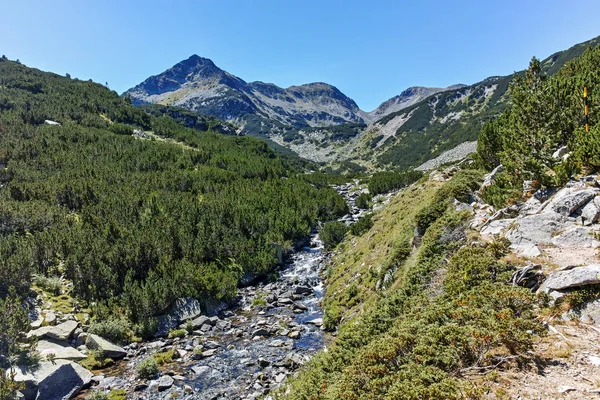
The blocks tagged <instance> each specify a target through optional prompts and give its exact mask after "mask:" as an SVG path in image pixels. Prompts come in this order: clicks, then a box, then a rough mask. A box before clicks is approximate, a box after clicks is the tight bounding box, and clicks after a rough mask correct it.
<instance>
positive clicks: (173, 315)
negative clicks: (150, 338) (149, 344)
mask: <svg viewBox="0 0 600 400" xmlns="http://www.w3.org/2000/svg"><path fill="white" fill-rule="evenodd" d="M201 313H202V310H201V307H200V302H199V301H198V300H196V299H193V298H191V297H186V298H180V299H177V300H175V302H174V303H173V304H172V305H171V307H169V310H168V311H167V312H166V313H165V314H163V315H161V316H159V317H158V330H157V332H156V334H155V336H157V337H160V336H167V335H168V334H169V331H170V330H171V329H175V328H177V327H178V326H179V324H180V323H181V322H183V321H187V320H193V319H194V318H196V317H198V316H199V315H200V314H201Z"/></svg>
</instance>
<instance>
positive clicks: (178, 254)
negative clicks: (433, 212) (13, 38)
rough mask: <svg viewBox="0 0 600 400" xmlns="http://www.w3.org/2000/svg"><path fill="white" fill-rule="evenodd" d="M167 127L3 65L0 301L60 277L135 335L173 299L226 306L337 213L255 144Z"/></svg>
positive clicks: (341, 205)
mask: <svg viewBox="0 0 600 400" xmlns="http://www.w3.org/2000/svg"><path fill="white" fill-rule="evenodd" d="M150 111H151V110H150ZM167 114H169V113H162V112H153V113H152V114H149V113H146V112H145V111H144V110H142V109H139V108H135V107H133V106H132V105H131V104H129V103H128V102H127V101H126V100H124V99H121V98H120V97H119V96H118V95H117V94H116V93H115V92H111V91H110V90H108V89H107V88H105V87H103V86H101V85H98V84H95V83H92V82H84V81H79V80H73V79H70V78H69V77H61V76H58V75H55V74H51V73H45V72H41V71H39V70H36V69H32V68H28V67H26V66H24V65H20V64H19V63H17V62H12V61H9V60H6V59H2V60H0V297H1V298H4V297H5V296H6V295H7V293H8V291H9V288H10V287H14V288H16V291H17V293H18V294H20V295H26V294H27V293H28V289H29V287H30V284H31V280H32V276H33V274H40V275H43V276H47V277H58V276H62V277H64V278H66V279H68V280H70V281H72V282H73V294H74V295H75V296H77V297H78V298H79V299H81V300H84V301H85V300H87V301H88V302H91V301H95V302H96V303H98V304H105V305H109V306H110V307H109V308H110V309H113V310H115V311H116V310H120V312H122V311H124V312H125V314H126V315H127V316H128V318H130V319H131V320H132V321H133V322H140V321H142V320H144V319H145V318H147V317H150V316H152V315H155V314H156V313H158V312H161V311H163V310H164V309H165V308H166V307H167V306H168V305H169V304H170V303H171V302H172V301H173V300H174V299H175V298H178V297H181V296H194V297H196V298H199V299H201V300H214V299H217V300H227V299H229V298H231V297H232V296H233V295H234V294H235V293H236V287H237V285H238V283H239V282H240V281H241V280H242V279H244V280H249V279H252V278H254V277H258V276H265V275H269V274H271V273H272V272H273V270H274V267H275V266H276V264H277V262H278V260H277V248H278V247H279V246H281V247H283V248H284V249H286V248H290V247H291V246H292V244H293V243H294V242H295V241H297V240H299V239H302V238H304V237H305V236H306V235H307V234H308V233H309V232H310V230H311V229H312V227H313V226H314V225H315V223H316V222H317V221H318V220H323V221H326V220H330V219H333V218H335V217H336V216H339V215H342V214H343V213H345V211H346V209H347V206H346V203H345V202H344V201H343V199H342V198H341V197H340V196H339V195H338V194H337V193H336V192H335V191H334V190H333V189H329V188H315V187H314V186H312V185H311V184H309V183H308V182H307V181H306V180H305V179H303V178H302V175H303V174H302V173H301V172H300V171H298V170H296V169H295V168H294V167H292V166H290V165H289V164H288V163H287V162H285V161H283V160H282V159H281V158H280V157H279V156H278V155H277V154H276V153H274V152H273V151H272V150H271V149H269V148H268V147H267V145H266V144H265V143H264V142H261V141H258V140H255V139H252V138H247V137H236V136H227V135H222V134H219V133H215V132H214V131H219V130H222V129H229V128H228V126H227V125H224V124H221V123H219V122H218V121H216V120H215V119H206V120H204V121H194V123H193V124H192V125H191V126H193V127H192V128H188V127H184V126H182V125H180V124H178V123H177V122H176V121H175V120H173V119H172V118H171V116H172V117H175V118H177V119H178V120H179V119H182V118H183V119H186V116H184V115H181V114H179V115H173V113H170V114H171V116H168V115H167ZM45 120H51V121H55V122H58V123H60V125H57V124H48V123H44V121H45ZM180 122H181V121H180ZM188 122H189V121H188ZM188 126H189V124H188ZM198 129H201V130H198ZM134 131H135V135H132V134H133V133H134ZM150 133H151V135H150ZM141 137H142V138H141ZM152 137H154V138H167V139H169V140H167V141H164V140H154V139H152ZM143 138H146V139H143ZM177 142H181V143H180V144H177Z"/></svg>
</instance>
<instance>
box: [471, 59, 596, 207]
mask: <svg viewBox="0 0 600 400" xmlns="http://www.w3.org/2000/svg"><path fill="white" fill-rule="evenodd" d="M579 50H581V49H579ZM579 50H578V52H579V53H578V54H581V51H579ZM557 57H558V56H557ZM599 63H600V48H599V47H595V48H590V49H588V50H586V51H585V52H583V53H582V54H581V55H580V56H579V58H577V59H574V60H572V61H570V62H568V63H566V64H565V65H564V66H563V67H562V68H561V69H560V70H559V71H558V72H557V73H556V74H554V75H553V76H550V77H549V76H547V75H545V74H544V73H543V70H544V65H542V64H541V63H540V62H539V61H538V60H537V59H535V58H534V59H533V60H532V61H531V63H530V66H529V69H528V70H527V71H526V72H525V74H521V75H516V76H515V78H514V80H513V82H512V83H511V85H510V100H511V107H510V108H509V109H508V110H506V112H505V113H504V114H503V115H502V117H501V118H499V119H498V120H496V121H495V122H494V123H493V124H487V125H485V126H484V127H483V129H482V130H481V132H480V136H479V144H478V146H479V147H478V151H479V155H480V156H481V158H482V160H484V161H485V164H486V167H488V168H491V167H492V166H494V165H495V164H497V163H498V162H501V163H502V164H503V165H504V167H505V169H506V173H507V175H505V177H504V178H503V179H501V180H498V181H497V182H496V184H495V185H494V186H493V187H490V188H487V189H486V193H484V197H487V198H490V200H491V201H492V202H493V203H494V205H498V206H501V205H503V202H502V198H503V197H504V198H505V199H507V200H510V197H513V192H514V190H515V189H516V188H517V187H519V186H520V184H521V182H523V181H524V180H529V179H531V180H534V181H535V183H536V184H538V185H541V186H555V185H562V184H564V183H565V182H566V181H568V180H569V179H570V178H571V177H572V176H573V175H575V174H576V173H578V172H580V171H581V168H585V169H586V170H588V171H595V170H598V169H600V163H599V162H598V158H599V157H598V156H599V155H600V153H599V151H598V149H599V148H600V139H599V138H600V134H599V133H598V132H599V131H598V128H597V125H596V124H597V122H598V118H597V116H596V114H594V113H593V112H592V113H591V115H590V123H591V129H590V132H589V133H587V132H585V129H584V128H583V118H582V117H583V98H582V94H583V88H584V87H587V88H588V89H589V91H590V94H589V98H588V103H589V106H590V109H591V110H594V109H597V108H598V107H599V106H600V104H599V101H598V99H599V98H600V97H599V96H598V94H597V91H598V88H600V66H599V65H600V64H599ZM564 145H567V146H568V148H569V150H571V151H572V152H573V154H572V156H571V157H569V158H567V159H566V160H562V159H554V158H553V157H552V154H553V152H554V151H555V150H556V149H557V148H558V147H559V146H564Z"/></svg>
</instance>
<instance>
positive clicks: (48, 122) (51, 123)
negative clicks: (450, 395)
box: [44, 119, 60, 126]
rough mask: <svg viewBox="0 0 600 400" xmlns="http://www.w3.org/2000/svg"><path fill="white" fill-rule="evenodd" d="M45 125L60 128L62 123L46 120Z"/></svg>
mask: <svg viewBox="0 0 600 400" xmlns="http://www.w3.org/2000/svg"><path fill="white" fill-rule="evenodd" d="M44 124H46V125H56V126H60V122H56V121H51V120H49V119H45V120H44Z"/></svg>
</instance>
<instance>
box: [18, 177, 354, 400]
mask: <svg viewBox="0 0 600 400" xmlns="http://www.w3.org/2000/svg"><path fill="white" fill-rule="evenodd" d="M356 185H358V182H355V183H353V184H348V185H342V186H337V187H336V189H337V190H338V191H339V193H340V194H342V195H343V196H344V197H345V198H346V200H347V201H348V203H349V205H350V207H351V213H350V214H348V215H346V216H344V217H343V218H341V221H343V222H344V223H346V224H348V225H349V224H352V223H353V222H355V221H356V220H357V219H358V218H360V216H362V215H363V213H364V212H365V211H364V210H360V209H359V208H358V207H356V205H355V199H356V197H357V196H358V194H359V193H361V191H360V190H356V189H357V188H356ZM328 257H329V255H328V253H327V252H325V251H324V249H323V243H322V241H321V240H320V239H319V236H318V233H316V232H315V233H313V234H312V235H311V237H310V238H309V239H308V240H307V241H306V243H305V244H304V245H302V246H300V247H299V248H298V249H297V250H295V251H294V252H293V253H292V254H291V255H290V256H289V257H288V258H287V261H286V262H285V264H284V266H283V267H282V268H281V271H280V273H279V278H278V279H277V280H276V281H274V282H271V283H268V282H259V283H258V284H257V285H256V286H247V287H244V288H241V289H240V290H239V294H238V296H237V299H236V301H235V302H234V304H232V305H230V306H222V307H217V308H215V309H214V310H213V315H211V316H208V315H203V314H202V310H201V305H200V303H199V302H198V301H197V300H195V299H192V298H182V299H179V300H177V301H176V302H175V303H174V304H173V305H172V307H171V308H170V310H169V311H168V312H167V313H166V314H164V315H162V316H159V317H158V320H159V324H160V325H159V329H158V332H157V333H156V340H154V341H150V342H143V343H137V342H134V343H131V344H128V345H124V346H119V345H116V344H114V343H111V342H110V341H108V340H106V339H105V338H102V337H100V336H99V335H96V334H93V333H90V332H88V328H89V320H87V319H86V316H85V315H83V317H82V318H78V317H77V316H76V315H75V314H76V313H77V311H79V310H78V309H73V310H71V311H72V312H71V313H69V312H62V311H58V310H54V309H53V308H51V307H52V306H51V305H50V304H44V301H43V298H42V297H41V296H38V298H37V299H34V298H31V299H30V302H31V303H32V304H33V305H34V306H33V307H32V311H31V312H30V319H31V327H32V330H31V331H30V332H29V333H28V334H27V336H28V337H37V338H38V342H37V348H36V349H37V351H38V353H39V355H40V357H41V359H42V361H41V362H40V363H39V365H38V366H36V367H18V368H16V369H15V370H14V371H13V373H14V378H15V380H16V381H17V382H22V383H24V384H25V385H26V387H25V389H24V390H23V391H22V394H23V396H24V398H25V399H36V400H39V399H42V400H50V399H59V398H70V397H74V396H76V395H77V394H78V393H79V392H80V391H82V390H83V392H82V394H81V395H80V397H81V396H83V397H85V396H87V395H89V394H90V393H93V392H103V393H110V392H111V391H113V392H114V391H117V392H119V391H120V392H121V393H125V394H126V397H127V398H140V399H162V398H166V397H169V396H170V397H178V398H186V399H196V398H197V399H205V398H211V399H254V398H258V397H260V396H262V395H264V394H266V393H268V392H269V391H270V390H272V389H273V388H275V387H277V386H279V385H280V384H281V383H282V382H284V381H285V379H286V377H287V376H288V375H290V374H292V373H294V371H295V370H297V369H298V368H299V367H300V366H302V365H304V364H305V363H306V361H307V360H308V359H309V358H310V356H311V354H313V353H314V352H316V351H318V350H321V349H322V348H323V346H324V345H325V341H326V339H325V337H324V333H323V331H322V329H321V326H322V310H321V308H320V301H321V299H322V297H323V294H324V288H323V283H322V280H321V275H322V274H323V272H324V268H325V266H326V263H327V261H328ZM82 319H83V321H82ZM177 329H179V330H180V331H181V332H182V334H181V335H178V337H167V336H172V335H169V333H170V332H173V331H176V330H177ZM92 354H94V355H96V354H101V357H102V358H105V359H107V360H109V361H108V362H104V363H103V365H102V366H98V367H95V368H92V369H91V370H88V369H86V368H84V367H83V366H82V365H81V364H80V363H82V364H84V363H85V360H86V359H88V357H89V356H90V355H92ZM161 358H162V359H165V360H166V364H165V365H164V366H162V367H160V370H159V371H157V373H156V374H155V375H154V376H152V377H145V376H144V377H141V376H140V372H139V371H140V368H141V367H140V364H143V363H144V362H145V361H146V360H148V359H161Z"/></svg>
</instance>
